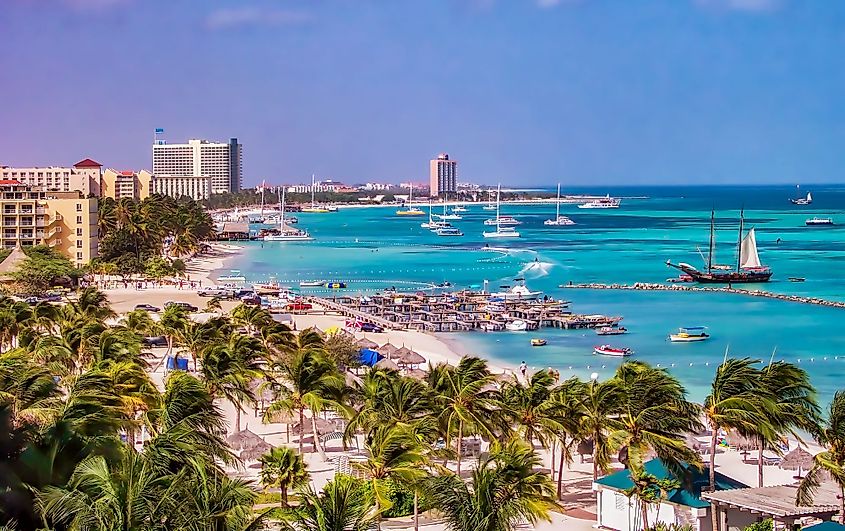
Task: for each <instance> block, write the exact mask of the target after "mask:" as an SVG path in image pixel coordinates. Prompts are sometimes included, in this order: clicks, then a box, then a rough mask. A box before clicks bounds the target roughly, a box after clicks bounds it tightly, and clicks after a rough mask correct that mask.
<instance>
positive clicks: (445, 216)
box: [434, 212, 464, 221]
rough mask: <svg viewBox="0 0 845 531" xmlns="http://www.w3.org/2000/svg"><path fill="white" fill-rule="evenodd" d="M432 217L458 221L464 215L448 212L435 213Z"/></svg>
mask: <svg viewBox="0 0 845 531" xmlns="http://www.w3.org/2000/svg"><path fill="white" fill-rule="evenodd" d="M434 217H436V218H438V219H442V220H449V221H459V220H462V219H464V217H463V216H461V215H460V214H450V213H448V212H447V213H446V214H435V215H434Z"/></svg>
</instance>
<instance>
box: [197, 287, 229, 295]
mask: <svg viewBox="0 0 845 531" xmlns="http://www.w3.org/2000/svg"><path fill="white" fill-rule="evenodd" d="M231 294H232V292H231V291H230V290H228V289H223V288H202V289H201V290H199V291H197V295H199V296H200V297H229V296H230V295H231Z"/></svg>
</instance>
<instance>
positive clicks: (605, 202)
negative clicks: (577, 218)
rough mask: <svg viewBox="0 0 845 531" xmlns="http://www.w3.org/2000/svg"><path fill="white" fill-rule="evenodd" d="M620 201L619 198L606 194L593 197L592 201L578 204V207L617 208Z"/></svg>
mask: <svg viewBox="0 0 845 531" xmlns="http://www.w3.org/2000/svg"><path fill="white" fill-rule="evenodd" d="M621 203H622V200H621V199H616V198H613V197H610V196H609V195H608V196H607V197H601V198H599V199H593V200H592V201H588V202H586V203H584V204H582V205H578V208H619V205H620V204H621Z"/></svg>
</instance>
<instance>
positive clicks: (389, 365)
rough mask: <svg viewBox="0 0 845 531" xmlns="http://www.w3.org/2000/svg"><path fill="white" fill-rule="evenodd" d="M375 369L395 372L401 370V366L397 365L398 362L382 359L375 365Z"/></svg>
mask: <svg viewBox="0 0 845 531" xmlns="http://www.w3.org/2000/svg"><path fill="white" fill-rule="evenodd" d="M373 367H375V368H376V369H393V370H394V371H398V370H399V365H396V362H394V361H393V360H391V359H388V358H382V359H380V360H378V362H377V363H376V364H375V365H373Z"/></svg>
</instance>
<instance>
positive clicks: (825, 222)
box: [804, 217, 833, 227]
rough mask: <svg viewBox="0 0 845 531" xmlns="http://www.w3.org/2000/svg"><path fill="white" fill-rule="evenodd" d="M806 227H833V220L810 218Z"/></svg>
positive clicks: (805, 223)
mask: <svg viewBox="0 0 845 531" xmlns="http://www.w3.org/2000/svg"><path fill="white" fill-rule="evenodd" d="M804 225H808V226H810V227H819V226H821V227H824V226H830V225H833V218H816V217H813V218H810V219H808V220H806V221H805V222H804Z"/></svg>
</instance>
